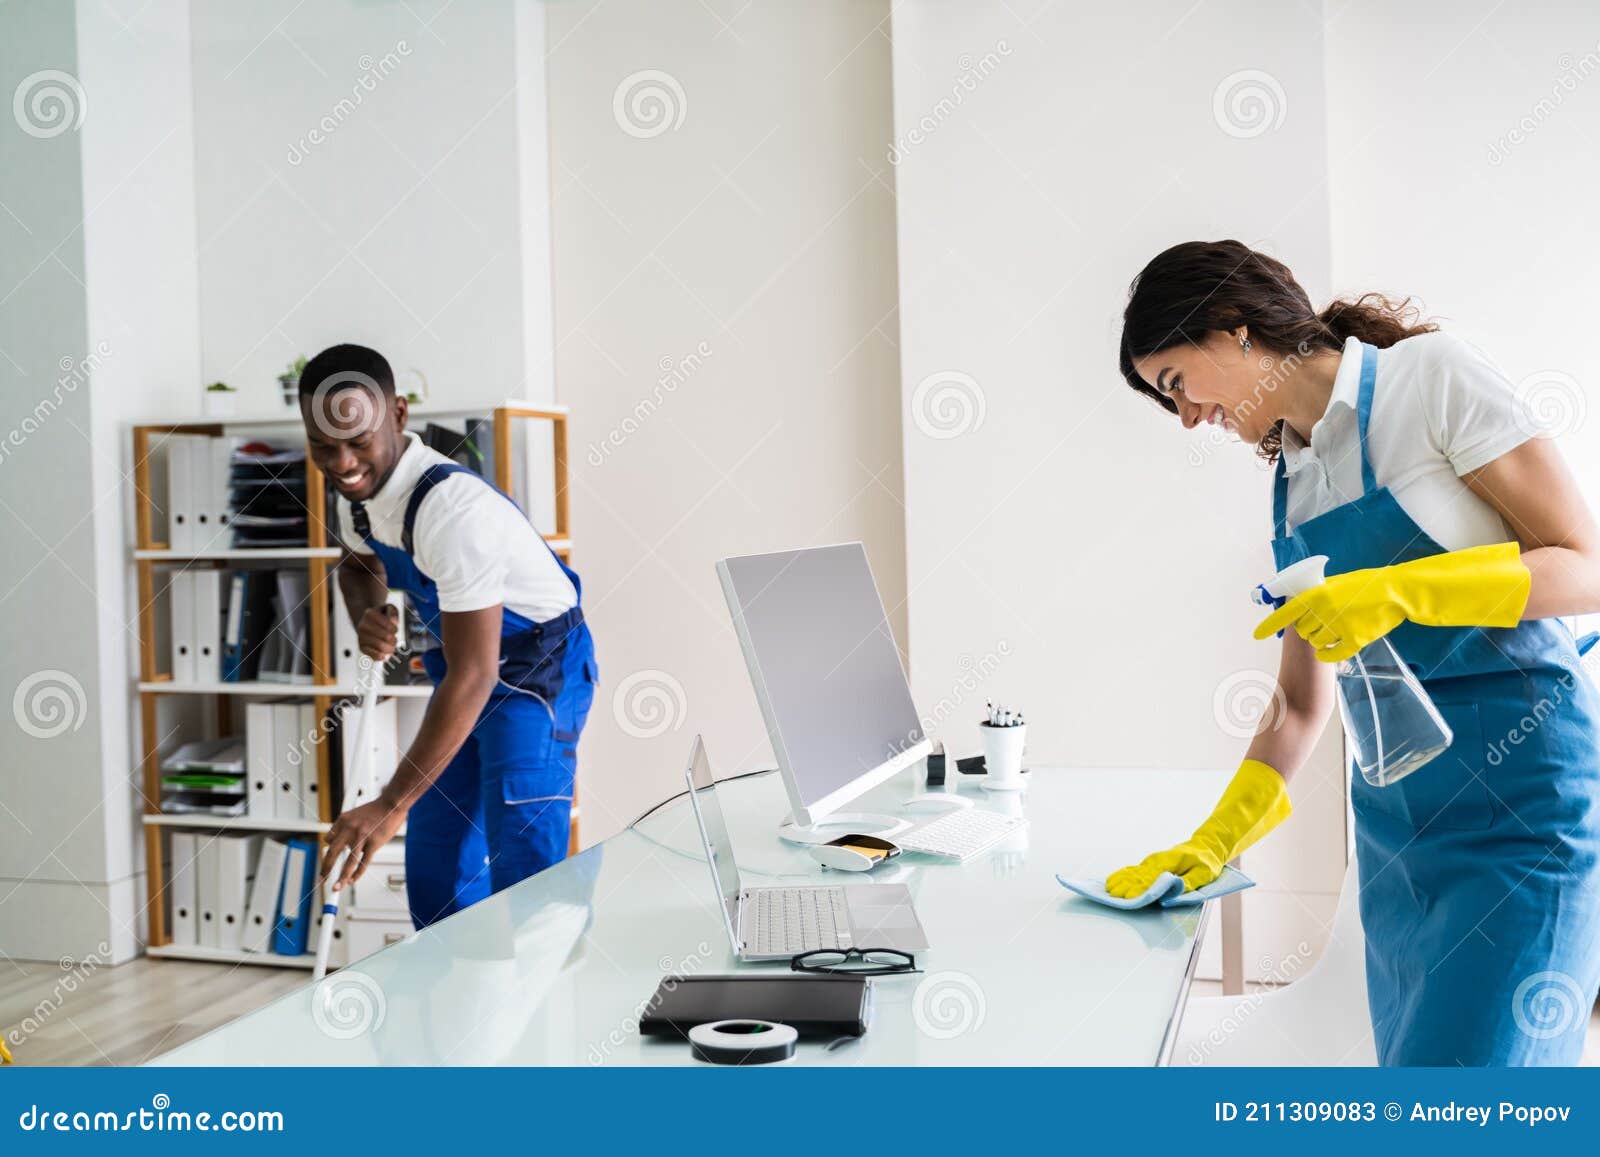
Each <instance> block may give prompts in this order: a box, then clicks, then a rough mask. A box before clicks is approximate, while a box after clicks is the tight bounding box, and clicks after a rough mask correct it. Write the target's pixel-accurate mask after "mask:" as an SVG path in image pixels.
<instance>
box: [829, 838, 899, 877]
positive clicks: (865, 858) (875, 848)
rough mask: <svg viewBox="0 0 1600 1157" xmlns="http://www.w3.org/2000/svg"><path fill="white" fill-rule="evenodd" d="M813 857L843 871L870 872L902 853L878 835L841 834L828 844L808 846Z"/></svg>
mask: <svg viewBox="0 0 1600 1157" xmlns="http://www.w3.org/2000/svg"><path fill="white" fill-rule="evenodd" d="M806 850H807V851H808V852H810V853H811V858H812V859H814V860H816V861H817V863H819V864H821V865H822V866H823V867H824V868H835V869H837V870H839V871H841V872H870V871H871V870H872V869H873V868H876V867H877V866H878V865H879V864H882V863H886V862H888V861H889V860H892V859H894V857H896V856H898V855H899V854H900V848H899V847H898V846H897V845H895V844H892V843H890V842H889V841H888V840H885V839H880V838H879V837H877V836H840V837H839V838H838V839H837V840H834V841H833V842H832V843H827V844H811V845H810V846H809V847H807V848H806Z"/></svg>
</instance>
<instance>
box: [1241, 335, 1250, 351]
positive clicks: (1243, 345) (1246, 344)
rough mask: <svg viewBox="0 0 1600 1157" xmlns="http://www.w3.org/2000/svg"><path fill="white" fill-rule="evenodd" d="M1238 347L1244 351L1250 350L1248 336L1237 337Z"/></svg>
mask: <svg viewBox="0 0 1600 1157" xmlns="http://www.w3.org/2000/svg"><path fill="white" fill-rule="evenodd" d="M1239 348H1240V349H1241V350H1243V351H1244V352H1245V353H1249V352H1250V339H1249V338H1248V337H1241V338H1240V339H1239Z"/></svg>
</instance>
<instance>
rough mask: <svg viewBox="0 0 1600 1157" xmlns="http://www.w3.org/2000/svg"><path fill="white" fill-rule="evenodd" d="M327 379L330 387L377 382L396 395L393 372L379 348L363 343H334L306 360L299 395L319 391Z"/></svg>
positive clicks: (392, 395)
mask: <svg viewBox="0 0 1600 1157" xmlns="http://www.w3.org/2000/svg"><path fill="white" fill-rule="evenodd" d="M324 382H328V383H329V385H328V389H329V390H343V389H352V388H354V387H357V386H365V385H367V384H368V383H369V382H370V383H373V384H375V385H376V386H377V387H378V388H379V389H380V390H382V391H383V392H384V394H385V395H387V396H388V397H391V398H392V397H394V371H393V370H391V369H390V368H389V363H388V361H387V360H386V359H385V358H384V356H383V355H382V354H380V353H379V352H378V351H377V350H369V349H368V348H367V347H366V346H364V345H333V346H329V347H328V348H327V349H325V350H323V351H322V352H321V353H320V354H318V355H317V356H316V357H314V358H312V359H311V360H310V361H309V362H307V363H306V368H305V369H303V370H301V371H300V396H301V397H302V398H309V397H312V396H313V395H315V394H316V392H317V391H318V389H320V388H321V387H322V384H323V383H324Z"/></svg>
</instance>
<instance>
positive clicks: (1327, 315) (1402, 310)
mask: <svg viewBox="0 0 1600 1157" xmlns="http://www.w3.org/2000/svg"><path fill="white" fill-rule="evenodd" d="M1317 320H1318V321H1320V322H1321V323H1322V325H1323V326H1324V327H1325V328H1326V329H1327V331H1328V332H1329V333H1330V334H1332V335H1333V336H1334V337H1335V338H1337V339H1338V341H1339V344H1340V345H1343V344H1344V342H1345V339H1346V338H1352V337H1353V338H1358V339H1360V340H1361V341H1363V342H1365V343H1366V344H1367V345H1372V346H1377V347H1378V348H1379V349H1388V348H1389V347H1390V346H1392V345H1394V344H1395V343H1396V342H1400V341H1404V340H1405V339H1406V338H1408V337H1415V336H1416V335H1417V334H1419V333H1433V332H1435V331H1436V330H1437V329H1438V328H1439V327H1438V326H1437V325H1435V324H1434V323H1433V322H1431V321H1424V320H1423V318H1422V311H1421V309H1419V308H1418V307H1417V306H1416V304H1415V303H1414V302H1413V301H1412V299H1411V298H1409V297H1406V298H1400V299H1396V298H1392V297H1387V296H1385V295H1384V294H1381V293H1364V294H1362V295H1361V296H1360V297H1357V298H1341V299H1340V300H1338V301H1334V302H1331V303H1330V304H1329V305H1328V307H1327V308H1326V309H1324V310H1323V311H1322V312H1321V313H1319V314H1318V315H1317Z"/></svg>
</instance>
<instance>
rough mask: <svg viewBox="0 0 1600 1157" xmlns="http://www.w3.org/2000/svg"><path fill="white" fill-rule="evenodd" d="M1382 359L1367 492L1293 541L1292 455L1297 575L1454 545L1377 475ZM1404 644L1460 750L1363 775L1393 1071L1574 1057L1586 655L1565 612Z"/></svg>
mask: <svg viewBox="0 0 1600 1157" xmlns="http://www.w3.org/2000/svg"><path fill="white" fill-rule="evenodd" d="M1377 366H1378V351H1377V349H1376V348H1374V347H1373V346H1369V345H1363V346H1362V347H1361V389H1360V395H1359V399H1358V402H1357V407H1356V416H1357V429H1358V432H1359V437H1360V442H1361V489H1362V493H1361V497H1360V498H1359V499H1357V500H1356V501H1354V502H1348V503H1345V504H1344V505H1343V506H1339V507H1336V508H1335V509H1333V510H1330V511H1328V512H1327V513H1325V514H1321V515H1318V516H1317V517H1315V518H1312V519H1309V520H1308V521H1306V522H1304V523H1302V524H1301V525H1300V526H1298V527H1296V528H1295V530H1294V531H1293V532H1292V533H1291V532H1290V531H1289V530H1288V528H1287V525H1286V518H1285V511H1286V509H1287V506H1288V479H1287V476H1286V474H1285V470H1284V464H1283V461H1282V459H1281V458H1280V459H1279V462H1278V468H1277V476H1276V480H1275V482H1274V488H1273V523H1274V527H1275V533H1276V537H1275V538H1274V539H1273V543H1272V554H1273V558H1274V560H1275V561H1276V562H1277V565H1278V568H1279V569H1280V570H1281V569H1282V568H1284V567H1286V566H1289V565H1290V564H1291V563H1295V562H1298V561H1300V560H1301V559H1303V558H1305V557H1306V556H1308V555H1313V554H1325V555H1327V556H1328V559H1329V561H1328V568H1327V569H1328V574H1330V575H1335V574H1343V573H1345V572H1346V571H1352V570H1360V569H1364V568H1368V567H1383V566H1390V565H1393V564H1396V563H1402V562H1409V561H1410V560H1412V559H1418V558H1425V557H1427V556H1429V555H1435V554H1441V553H1443V552H1444V548H1443V547H1441V546H1440V545H1439V544H1438V543H1436V542H1434V541H1433V540H1432V539H1431V538H1429V537H1428V536H1427V534H1425V533H1424V532H1423V531H1422V529H1421V528H1420V527H1418V526H1417V524H1416V523H1415V522H1414V521H1412V519H1411V517H1410V516H1409V515H1408V514H1406V512H1405V511H1404V509H1402V508H1401V506H1400V503H1399V502H1398V501H1396V499H1395V497H1394V495H1393V494H1391V493H1390V492H1389V490H1388V488H1387V487H1381V486H1379V485H1378V484H1377V480H1376V478H1375V477H1374V475H1373V471H1372V464H1371V461H1370V459H1369V457H1368V454H1367V420H1368V417H1369V415H1370V413H1371V410H1372V394H1373V387H1374V384H1375V381H1376V378H1377ZM1417 436H1418V437H1421V436H1422V434H1421V431H1418V432H1417ZM1389 639H1390V640H1391V641H1392V642H1393V644H1394V648H1395V650H1396V651H1397V652H1399V654H1400V655H1401V657H1402V658H1403V659H1404V661H1405V662H1406V664H1407V665H1408V666H1410V667H1411V668H1412V670H1413V671H1415V672H1416V674H1417V676H1418V677H1419V678H1420V679H1421V680H1422V682H1423V686H1425V687H1426V688H1427V691H1428V694H1429V695H1430V696H1432V697H1433V701H1434V703H1435V704H1436V705H1437V706H1438V708H1439V712H1440V714H1441V715H1443V716H1444V720H1445V722H1446V723H1448V724H1449V725H1450V728H1451V730H1452V731H1453V732H1454V734H1455V741H1454V742H1453V743H1452V744H1451V746H1450V747H1449V749H1448V750H1446V751H1445V752H1444V753H1443V754H1442V755H1440V756H1438V757H1437V758H1436V759H1434V760H1433V761H1432V762H1431V763H1429V764H1427V765H1426V766H1424V767H1422V768H1419V769H1418V770H1417V771H1414V772H1412V773H1411V775H1409V776H1408V777H1406V778H1405V779H1402V780H1401V781H1400V782H1399V783H1396V784H1393V785H1391V786H1389V787H1382V788H1378V787H1373V786H1371V785H1370V784H1368V783H1367V782H1366V780H1365V779H1363V778H1362V777H1361V776H1359V775H1355V776H1352V777H1351V779H1352V788H1351V795H1352V802H1353V804H1354V808H1355V816H1356V859H1357V864H1358V867H1359V872H1360V878H1361V923H1362V928H1363V930H1364V933H1365V936H1366V946H1367V948H1366V957H1367V1000H1368V1004H1369V1007H1370V1012H1371V1015H1372V1029H1373V1035H1374V1037H1375V1039H1376V1042H1377V1048H1378V1058H1379V1060H1380V1062H1381V1063H1383V1064H1386V1065H1534V1064H1557V1065H1560V1064H1574V1063H1576V1062H1577V1060H1578V1057H1579V1055H1580V1053H1581V1052H1582V1049H1583V1042H1584V1030H1585V1028H1586V1027H1587V1025H1588V1022H1589V1009H1590V1007H1591V1006H1592V1005H1593V1003H1594V999H1595V990H1596V987H1597V986H1600V746H1597V743H1596V738H1597V736H1600V728H1597V721H1600V700H1597V696H1596V693H1595V690H1594V687H1593V686H1592V684H1591V683H1590V680H1589V677H1588V675H1587V673H1586V672H1585V671H1583V670H1582V668H1581V666H1580V661H1579V656H1580V653H1581V652H1580V648H1579V646H1578V645H1577V644H1575V643H1574V641H1573V638H1572V634H1571V632H1570V631H1569V630H1567V628H1566V627H1565V625H1564V624H1562V623H1561V622H1560V620H1557V619H1538V620H1532V621H1527V622H1523V623H1520V624H1519V625H1517V626H1515V627H1509V628H1484V627H1467V628H1460V627H1424V626H1419V625H1418V624H1415V623H1409V622H1407V623H1402V624H1401V625H1400V626H1399V627H1396V628H1395V630H1394V631H1393V632H1391V634H1390V635H1389ZM1586 642H1592V640H1586ZM1584 649H1587V648H1586V647H1585V648H1584Z"/></svg>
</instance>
